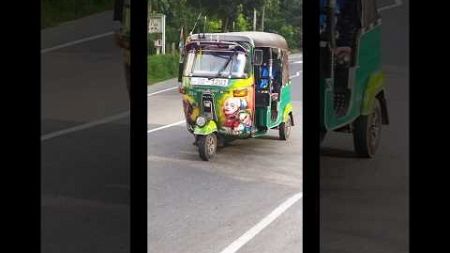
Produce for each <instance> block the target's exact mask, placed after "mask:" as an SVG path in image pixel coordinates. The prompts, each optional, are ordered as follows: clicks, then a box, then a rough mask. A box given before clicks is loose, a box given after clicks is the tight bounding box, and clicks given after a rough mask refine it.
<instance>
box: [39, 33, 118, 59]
mask: <svg viewBox="0 0 450 253" xmlns="http://www.w3.org/2000/svg"><path fill="white" fill-rule="evenodd" d="M113 34H114V32H107V33H102V34H99V35H95V36H91V37H86V38H83V39H79V40H74V41H71V42H68V43H64V44H61V45H58V46H54V47H49V48H45V49H42V50H41V54H45V53H48V52H52V51H55V50H58V49H61V48H65V47H70V46H73V45H76V44H80V43H84V42H87V41H91V40H95V39H99V38H103V37H106V36H110V35H113Z"/></svg>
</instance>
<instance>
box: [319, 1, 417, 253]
mask: <svg viewBox="0 0 450 253" xmlns="http://www.w3.org/2000/svg"><path fill="white" fill-rule="evenodd" d="M379 2H380V3H381V5H380V6H384V8H383V10H382V12H381V15H382V22H383V25H382V27H383V28H382V29H383V31H382V38H381V39H382V58H383V64H384V66H383V68H384V70H385V74H386V86H387V96H388V107H389V108H388V109H389V116H390V121H391V122H390V125H388V126H386V127H384V129H383V131H382V140H381V143H380V147H379V150H378V153H377V155H376V156H375V158H373V159H358V158H355V157H354V153H353V144H352V136H351V135H350V134H342V133H330V134H329V135H327V137H326V139H325V140H324V143H323V145H322V150H321V153H322V154H321V159H320V163H321V168H320V173H321V175H320V184H321V186H320V188H321V193H320V195H321V200H320V205H321V206H320V208H321V252H324V253H328V252H330V253H331V252H339V253H350V252H352V253H362V252H371V253H372V252H380V253H381V252H383V253H391V252H392V253H394V252H395V253H401V252H405V253H406V252H409V248H408V244H409V242H408V229H409V228H408V226H409V225H408V224H409V216H408V205H409V204H408V196H409V193H408V192H409V190H408V187H409V186H408V181H409V172H408V170H409V164H408V160H409V157H408V154H409V137H408V136H409V131H408V128H409V123H408V120H409V116H408V115H409V110H408V107H409V103H408V100H409V81H408V76H409V72H408V71H409V63H408V62H409V58H408V54H409V48H408V30H409V25H408V18H409V17H408V16H409V12H408V2H407V1H388V0H385V1H379Z"/></svg>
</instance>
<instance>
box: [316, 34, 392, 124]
mask: <svg viewBox="0 0 450 253" xmlns="http://www.w3.org/2000/svg"><path fill="white" fill-rule="evenodd" d="M380 38H381V28H380V26H379V25H378V26H375V27H374V28H373V29H371V30H369V31H366V32H364V33H362V34H361V36H360V38H359V43H357V44H358V48H357V49H356V50H357V56H356V57H357V58H356V64H355V66H354V67H352V68H354V69H353V70H354V71H355V72H354V73H355V75H354V79H353V80H349V82H352V83H353V84H352V87H350V89H351V95H350V96H351V97H350V102H349V108H348V110H347V113H346V114H345V115H342V116H337V115H336V113H335V111H334V106H333V103H334V92H333V80H331V79H328V80H325V79H323V78H322V80H321V82H320V90H321V94H320V96H321V97H320V99H321V126H322V130H325V131H328V130H334V129H337V128H340V127H343V126H345V125H348V124H350V123H352V122H353V121H354V120H355V119H356V118H358V117H359V116H360V115H367V114H370V113H371V112H372V107H373V104H374V101H375V97H376V96H377V95H378V94H380V92H382V91H383V90H384V77H383V73H382V71H381V58H380V55H381V54H380V51H381V44H380ZM350 78H351V77H350Z"/></svg>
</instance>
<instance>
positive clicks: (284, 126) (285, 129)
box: [278, 115, 292, 140]
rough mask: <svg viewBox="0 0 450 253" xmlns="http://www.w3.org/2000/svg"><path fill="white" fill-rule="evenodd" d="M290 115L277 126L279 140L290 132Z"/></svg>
mask: <svg viewBox="0 0 450 253" xmlns="http://www.w3.org/2000/svg"><path fill="white" fill-rule="evenodd" d="M291 116H292V115H289V117H288V120H287V121H286V122H282V123H281V124H280V126H279V127H278V131H279V135H280V139H281V140H287V139H288V138H289V135H290V134H291V127H292V117H291Z"/></svg>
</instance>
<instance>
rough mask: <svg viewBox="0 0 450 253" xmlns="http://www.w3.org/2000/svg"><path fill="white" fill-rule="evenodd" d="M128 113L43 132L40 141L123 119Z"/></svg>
mask: <svg viewBox="0 0 450 253" xmlns="http://www.w3.org/2000/svg"><path fill="white" fill-rule="evenodd" d="M129 115H130V111H126V112H123V113H119V114H116V115H113V116H109V117H106V118H103V119H99V120H95V121H91V122H88V123H85V124H81V125H78V126H74V127H70V128H66V129H63V130H60V131H56V132H53V133H49V134H45V135H42V136H41V141H47V140H50V139H53V138H55V137H58V136H61V135H66V134H70V133H74V132H78V131H81V130H85V129H88V128H91V127H95V126H98V125H103V124H106V123H109V122H112V121H116V120H119V119H123V118H125V117H128V116H129Z"/></svg>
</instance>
